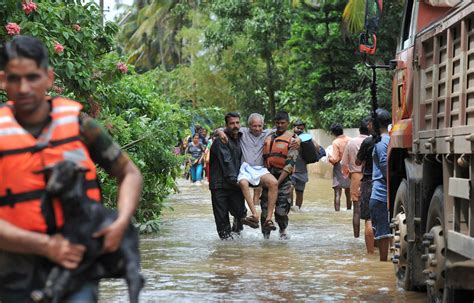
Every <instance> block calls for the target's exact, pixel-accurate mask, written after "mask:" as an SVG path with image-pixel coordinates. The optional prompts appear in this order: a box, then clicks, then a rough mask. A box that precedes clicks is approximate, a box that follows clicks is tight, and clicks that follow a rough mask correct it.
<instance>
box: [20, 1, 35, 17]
mask: <svg viewBox="0 0 474 303" xmlns="http://www.w3.org/2000/svg"><path fill="white" fill-rule="evenodd" d="M22 7H23V11H24V12H25V14H27V15H29V14H31V13H32V12H36V10H37V9H38V6H37V5H36V3H34V2H33V1H26V2H25V3H23V5H22Z"/></svg>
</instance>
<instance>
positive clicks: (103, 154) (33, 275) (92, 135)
mask: <svg viewBox="0 0 474 303" xmlns="http://www.w3.org/2000/svg"><path fill="white" fill-rule="evenodd" d="M47 124H48V123H45V124H43V125H41V126H38V127H33V128H31V127H29V128H28V127H26V128H25V129H26V130H27V131H29V132H30V133H31V134H32V135H33V136H35V135H39V134H40V133H41V131H42V129H43V127H44V126H46V125H47ZM79 124H80V135H81V140H82V141H83V143H84V144H85V145H86V147H87V149H88V151H89V154H90V157H91V159H92V160H93V161H94V163H96V164H98V165H99V166H100V167H101V168H103V169H104V170H105V171H107V173H109V174H111V175H116V172H119V171H121V170H122V169H123V168H124V167H125V165H127V162H128V161H129V158H128V156H127V155H126V154H125V153H124V152H122V150H121V149H120V147H119V146H118V144H117V143H115V142H114V141H113V140H112V138H111V137H110V135H109V134H108V133H107V131H106V130H105V129H104V128H102V127H101V126H100V125H99V123H98V122H97V121H95V120H94V119H92V118H91V117H89V116H87V115H86V114H83V113H82V114H81V116H80V117H79ZM50 266H51V263H50V262H49V261H47V260H46V259H44V258H42V257H39V256H36V255H26V254H17V253H10V252H6V251H0V268H1V269H2V270H0V301H2V302H25V301H28V299H27V298H29V296H30V292H31V290H33V289H37V288H39V287H42V286H43V285H42V284H43V283H44V280H45V278H46V277H40V276H39V274H40V272H43V271H39V270H37V269H38V268H40V267H45V268H47V267H50ZM44 272H46V271H44ZM91 285H92V287H93V288H95V291H97V283H96V282H94V283H92V284H91Z"/></svg>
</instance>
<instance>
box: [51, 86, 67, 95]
mask: <svg viewBox="0 0 474 303" xmlns="http://www.w3.org/2000/svg"><path fill="white" fill-rule="evenodd" d="M51 90H52V91H53V92H55V93H56V94H62V93H63V92H64V88H62V87H61V86H58V85H56V84H55V85H53V87H52V88H51Z"/></svg>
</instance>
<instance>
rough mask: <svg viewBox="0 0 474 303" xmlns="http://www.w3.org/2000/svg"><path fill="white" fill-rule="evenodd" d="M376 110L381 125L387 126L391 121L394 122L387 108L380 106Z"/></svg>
mask: <svg viewBox="0 0 474 303" xmlns="http://www.w3.org/2000/svg"><path fill="white" fill-rule="evenodd" d="M375 112H376V113H377V122H378V123H379V127H383V128H387V127H388V126H389V125H390V123H392V118H391V117H390V113H389V112H388V111H387V110H385V109H383V108H379V109H377V110H376V111H375Z"/></svg>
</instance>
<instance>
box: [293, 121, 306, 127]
mask: <svg viewBox="0 0 474 303" xmlns="http://www.w3.org/2000/svg"><path fill="white" fill-rule="evenodd" d="M293 126H304V127H306V124H305V123H304V122H303V120H301V119H297V120H296V121H295V122H293Z"/></svg>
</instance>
